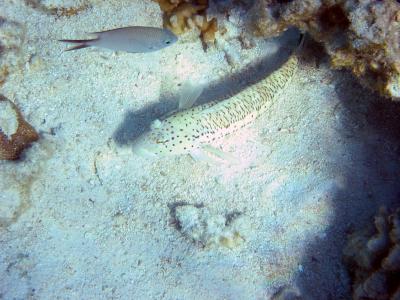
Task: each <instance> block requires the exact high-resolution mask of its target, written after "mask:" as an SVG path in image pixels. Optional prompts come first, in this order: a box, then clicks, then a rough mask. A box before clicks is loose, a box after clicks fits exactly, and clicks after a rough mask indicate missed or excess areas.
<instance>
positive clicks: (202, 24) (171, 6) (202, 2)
mask: <svg viewBox="0 0 400 300" xmlns="http://www.w3.org/2000/svg"><path fill="white" fill-rule="evenodd" d="M155 1H156V2H158V4H159V5H160V8H161V10H162V11H163V12H164V27H166V28H168V29H170V30H171V31H172V32H174V33H175V34H177V35H180V34H182V33H185V32H187V31H188V30H190V29H192V28H196V29H197V30H198V31H199V33H200V37H201V38H202V41H203V42H205V43H212V42H214V40H215V33H216V32H217V31H218V23H217V19H216V18H212V19H210V20H208V19H207V14H206V10H207V8H208V0H192V1H184V0H155Z"/></svg>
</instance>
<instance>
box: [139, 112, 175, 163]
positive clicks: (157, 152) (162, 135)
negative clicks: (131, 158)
mask: <svg viewBox="0 0 400 300" xmlns="http://www.w3.org/2000/svg"><path fill="white" fill-rule="evenodd" d="M163 123H164V122H163V121H160V120H158V119H157V120H155V121H154V122H153V123H152V124H151V126H150V130H149V131H147V132H144V133H143V134H142V135H141V136H139V137H138V138H137V139H136V140H135V142H134V144H133V153H135V154H137V155H139V156H142V157H149V158H150V157H156V156H166V155H168V156H169V155H173V154H175V153H173V151H170V150H171V149H168V147H167V146H166V143H167V142H168V140H169V139H170V137H169V133H168V131H166V130H165V126H164V124H163Z"/></svg>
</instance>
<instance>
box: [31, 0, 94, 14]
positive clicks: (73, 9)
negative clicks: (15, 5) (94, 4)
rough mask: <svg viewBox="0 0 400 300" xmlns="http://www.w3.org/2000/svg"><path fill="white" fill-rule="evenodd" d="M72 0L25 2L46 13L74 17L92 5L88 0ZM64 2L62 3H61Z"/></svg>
mask: <svg viewBox="0 0 400 300" xmlns="http://www.w3.org/2000/svg"><path fill="white" fill-rule="evenodd" d="M68 2H71V1H66V2H60V1H51V0H47V1H43V0H25V4H26V5H28V6H30V7H32V8H34V9H37V10H39V11H41V12H43V13H45V14H49V15H53V16H57V17H72V16H75V15H77V14H79V13H81V12H83V11H85V10H87V9H89V8H90V7H91V5H90V4H89V3H88V2H87V1H86V0H82V1H77V2H76V1H72V2H71V3H68ZM61 4H62V5H61Z"/></svg>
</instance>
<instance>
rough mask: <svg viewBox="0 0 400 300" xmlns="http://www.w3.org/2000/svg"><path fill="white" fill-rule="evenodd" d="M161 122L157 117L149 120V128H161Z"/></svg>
mask: <svg viewBox="0 0 400 300" xmlns="http://www.w3.org/2000/svg"><path fill="white" fill-rule="evenodd" d="M161 126H162V123H161V121H160V120H159V119H155V120H154V121H153V122H151V124H150V129H152V130H154V129H159V128H161Z"/></svg>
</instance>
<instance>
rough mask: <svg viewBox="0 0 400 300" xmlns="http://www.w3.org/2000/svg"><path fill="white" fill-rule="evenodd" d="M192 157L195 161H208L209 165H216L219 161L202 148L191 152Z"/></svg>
mask: <svg viewBox="0 0 400 300" xmlns="http://www.w3.org/2000/svg"><path fill="white" fill-rule="evenodd" d="M189 154H190V157H191V158H193V160H194V161H201V162H206V163H208V164H209V165H215V164H216V163H217V161H216V160H215V159H213V158H211V157H210V156H209V155H207V153H206V152H205V151H203V150H202V149H196V150H194V151H192V152H190V153H189Z"/></svg>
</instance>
